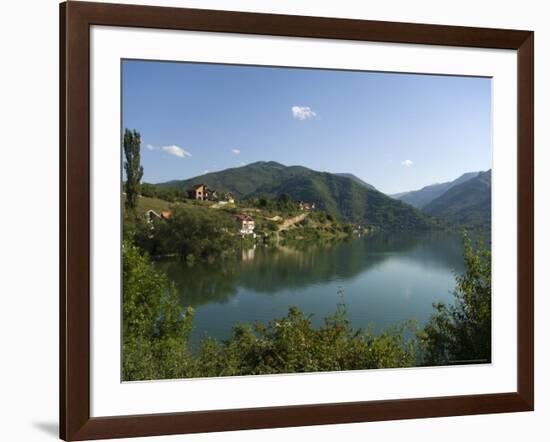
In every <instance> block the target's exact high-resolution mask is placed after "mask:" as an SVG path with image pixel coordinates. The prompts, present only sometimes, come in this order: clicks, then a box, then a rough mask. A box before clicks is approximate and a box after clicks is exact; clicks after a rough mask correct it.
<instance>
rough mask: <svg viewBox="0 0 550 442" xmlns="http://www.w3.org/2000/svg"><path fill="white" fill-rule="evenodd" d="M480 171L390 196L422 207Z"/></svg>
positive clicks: (419, 207)
mask: <svg viewBox="0 0 550 442" xmlns="http://www.w3.org/2000/svg"><path fill="white" fill-rule="evenodd" d="M479 173H480V172H468V173H465V174H463V175H461V176H460V177H458V178H457V179H456V180H454V181H449V182H447V183H438V184H431V185H429V186H426V187H423V188H422V189H419V190H413V191H410V192H401V193H396V194H393V195H390V196H391V197H392V198H395V199H398V200H401V201H403V202H405V203H407V204H410V205H411V206H414V207H416V208H418V209H422V208H423V207H425V206H427V205H428V204H430V203H431V202H432V201H433V200H435V199H436V198H438V197H440V196H441V195H443V194H444V193H445V192H447V191H448V190H449V189H451V188H453V187H454V186H457V185H459V184H462V183H464V182H466V181H468V180H470V179H472V178H474V177H475V176H477V175H478V174H479Z"/></svg>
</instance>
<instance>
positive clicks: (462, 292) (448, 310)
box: [424, 237, 491, 365]
mask: <svg viewBox="0 0 550 442" xmlns="http://www.w3.org/2000/svg"><path fill="white" fill-rule="evenodd" d="M464 267H465V273H464V274H463V275H457V277H456V289H455V292H454V295H455V298H456V302H455V304H454V305H450V306H447V305H444V304H441V303H439V304H436V305H434V308H435V309H436V313H435V314H434V315H433V316H432V318H431V320H430V321H429V323H428V324H427V325H426V328H425V334H424V345H425V363H426V364H428V365H442V364H449V363H460V362H465V361H478V362H490V361H491V252H490V251H489V250H485V249H484V248H483V247H482V246H481V245H479V246H478V250H477V251H476V250H474V247H473V246H472V243H471V241H470V239H469V238H468V237H465V239H464Z"/></svg>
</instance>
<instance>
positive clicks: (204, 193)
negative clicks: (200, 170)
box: [187, 184, 216, 201]
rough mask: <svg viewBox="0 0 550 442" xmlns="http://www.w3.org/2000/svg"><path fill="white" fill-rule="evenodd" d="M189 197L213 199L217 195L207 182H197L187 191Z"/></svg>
mask: <svg viewBox="0 0 550 442" xmlns="http://www.w3.org/2000/svg"><path fill="white" fill-rule="evenodd" d="M187 194H188V195H189V198H191V199H194V200H201V201H206V200H212V199H215V197H216V192H215V191H213V190H211V189H209V188H208V186H207V185H206V184H195V185H194V186H193V187H192V188H191V189H190V190H188V191H187Z"/></svg>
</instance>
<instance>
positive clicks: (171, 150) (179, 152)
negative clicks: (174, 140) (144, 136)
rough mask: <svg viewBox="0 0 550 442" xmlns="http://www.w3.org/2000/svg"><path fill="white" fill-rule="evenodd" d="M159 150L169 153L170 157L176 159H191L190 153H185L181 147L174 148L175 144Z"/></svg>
mask: <svg viewBox="0 0 550 442" xmlns="http://www.w3.org/2000/svg"><path fill="white" fill-rule="evenodd" d="M161 149H162V150H163V151H164V152H166V153H169V154H170V155H174V156H176V157H180V158H185V157H191V156H192V155H191V153H190V152H187V151H186V150H185V149H184V148H183V147H179V146H176V145H175V144H171V145H170V146H162V147H161Z"/></svg>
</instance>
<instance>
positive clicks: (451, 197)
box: [422, 170, 491, 227]
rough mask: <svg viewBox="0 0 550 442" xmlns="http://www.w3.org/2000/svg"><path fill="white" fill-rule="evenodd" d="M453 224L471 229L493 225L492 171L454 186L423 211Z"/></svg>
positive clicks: (481, 173)
mask: <svg viewBox="0 0 550 442" xmlns="http://www.w3.org/2000/svg"><path fill="white" fill-rule="evenodd" d="M422 210H423V211H424V212H426V213H428V214H430V215H433V216H436V217H438V218H442V219H445V220H447V221H449V222H451V223H453V224H458V225H464V226H469V227H478V226H488V225H490V223H491V170H488V171H486V172H480V173H478V174H477V175H476V176H474V177H473V178H470V179H469V180H467V181H464V182H462V183H460V184H457V185H454V186H452V187H451V188H450V189H449V190H447V191H446V192H445V193H443V194H442V195H441V196H439V197H437V198H436V199H434V200H433V201H431V202H430V203H429V204H428V205H426V206H424V208H423V209H422Z"/></svg>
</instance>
